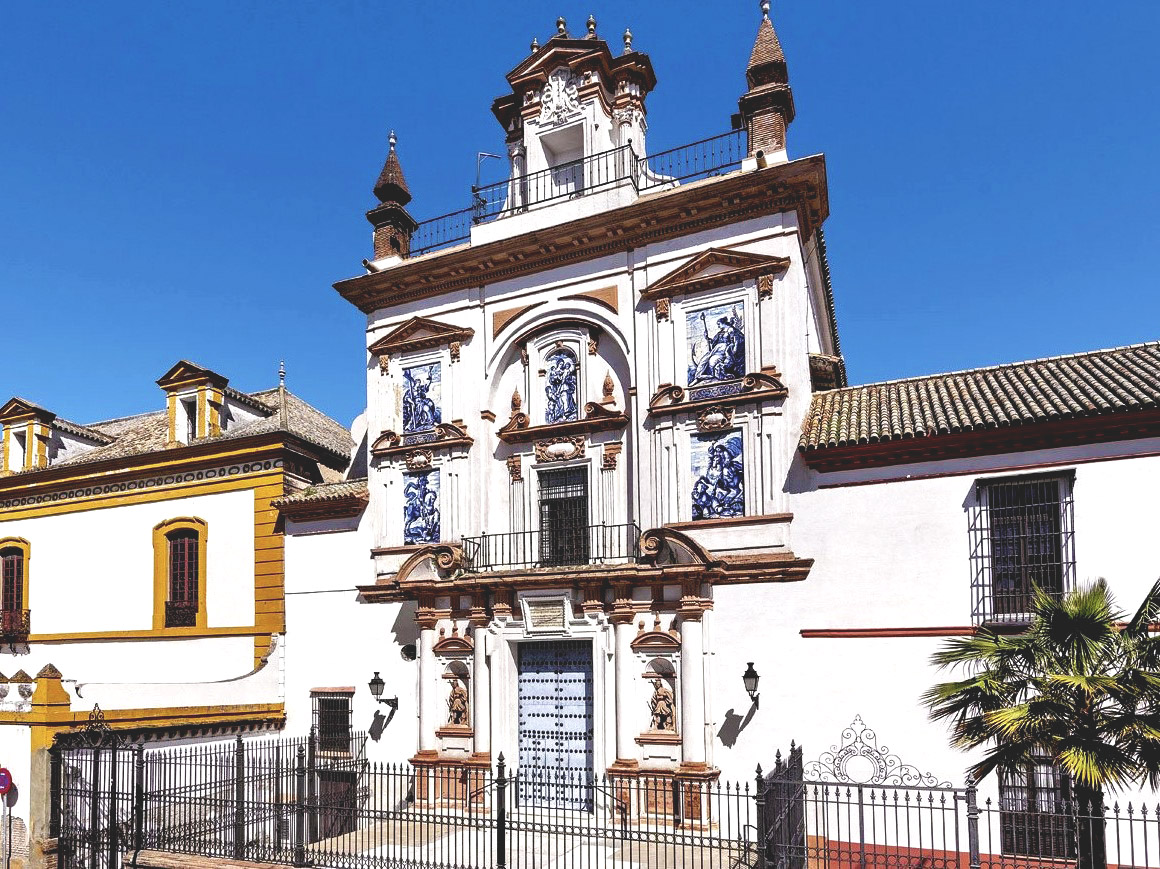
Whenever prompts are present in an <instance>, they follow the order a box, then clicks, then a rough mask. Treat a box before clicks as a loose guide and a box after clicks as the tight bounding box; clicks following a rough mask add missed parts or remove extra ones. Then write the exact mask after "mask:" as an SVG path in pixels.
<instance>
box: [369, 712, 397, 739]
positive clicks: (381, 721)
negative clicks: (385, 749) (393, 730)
mask: <svg viewBox="0 0 1160 869" xmlns="http://www.w3.org/2000/svg"><path fill="white" fill-rule="evenodd" d="M398 711H399V710H397V709H395V708H394V707H392V708H391V712H390V714H389V715H383V710H381V709H376V710H375V717H374V718H373V719H372V720H371V726H370V727H368V728H367V735H368V736H370V738H371V739H372V740H373V741H375V742H378V741H379V740H380V739H382V737H383V731H384V730H386V729H387V725H388V724H390V723H391V719H392V718H394V717H395V713H396V712H398Z"/></svg>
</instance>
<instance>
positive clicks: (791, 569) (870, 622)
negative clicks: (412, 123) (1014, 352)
mask: <svg viewBox="0 0 1160 869" xmlns="http://www.w3.org/2000/svg"><path fill="white" fill-rule="evenodd" d="M557 26H558V32H557V33H556V34H555V35H554V36H553V37H552V38H551V39H550V40H548V41H547V42H545V44H544V45H542V46H540V45H538V44H536V43H533V45H532V50H531V53H530V54H529V55H528V56H527V57H526V58H525V59H524V60H522V61H521V62H520V63H519V64H518V65H517V66H515V67H514V68H513V69H512V70H511V71H510V72H509V73H508V75H507V82H508V84H509V86H510V92H505V93H504V94H503V95H501V96H499V97H498V98H497V99H496V100H495V102H494V103H493V106H492V111H493V113H494V115H495V117H496V119H497V120H498V121H499V123H500V124H501V126H502V128H503V130H504V133H505V137H506V144H507V156H508V159H509V166H510V170H509V177H508V179H507V180H506V181H505V182H503V183H501V184H497V185H493V186H491V187H485V188H482V189H480V190H476V191H474V202H473V205H472V207H471V208H469V209H465V210H464V211H463V212H458V213H453V214H450V215H445V216H444V217H442V218H437V219H434V220H429V221H424V222H417V221H416V220H415V219H414V218H413V217H412V216H411V213H410V211H409V208H411V207H412V203H411V199H412V193H411V190H410V188H409V187H408V185H407V183H406V180H405V176H404V173H403V168H402V162H401V156H400V149H399V148H398V146H397V144H396V141H395V138H394V136H393V135H392V137H391V145H390V150H389V153H388V156H387V160H386V163H385V165H384V167H383V170H382V173H381V174H380V176H379V178H378V181H377V183H376V185H375V188H374V193H375V196H376V198H377V200H378V203H379V204H378V205H377V206H376V207H375V208H373V209H372V210H371V211H370V212H368V214H367V217H368V220H369V221H370V223H371V224H372V227H373V256H372V257H371V258H369V259H368V260H366V261H365V262H364V267H365V274H361V275H358V276H357V277H353V278H349V279H346V280H342V281H339V282H338V283H337V284H336V285H335V289H336V290H337V291H338V292H339V293H340V295H341V296H342V297H343V298H344V299H346V300H347V301H348V302H350V303H351V304H353V305H356V306H357V307H358V308H359V309H360V310H361V311H362V312H363V313H365V314H366V316H367V331H366V336H367V345H366V346H367V412H366V417H365V427H366V446H367V462H368V464H367V480H366V482H365V484H363V483H361V482H359V483H356V484H353V485H355V486H357V488H358V492H357V496H353V497H352V496H351V493H350V491H349V487H348V490H347V491H345V493H342V494H340V495H337V496H336V497H337V500H336V502H335V503H336V504H338V505H340V506H339V507H337V509H338V510H339V512H340V513H341V516H340V517H339V518H338V519H337V520H335V521H337V522H338V523H339V524H338V525H333V524H332V525H330V526H328V524H327V522H328V520H327V519H326V517H325V504H326V498H327V495H326V493H325V492H324V491H320V492H319V493H317V494H315V495H314V496H312V497H313V499H314V502H313V506H312V507H303V508H301V509H306V510H307V511H308V512H307V514H306V516H307V518H306V519H305V520H304V522H303V523H301V524H298V523H295V522H290V523H289V524H288V525H287V534H288V536H289V542H288V547H289V550H288V551H290V552H300V553H301V562H300V563H301V564H302V565H307V564H313V565H317V566H319V567H320V566H321V564H322V563H323V562H324V561H327V560H329V559H332V558H333V557H334V554H335V552H337V551H338V550H339V549H343V550H345V551H349V552H353V553H356V554H357V559H356V558H355V557H352V558H351V560H350V561H349V562H348V563H349V566H350V568H351V569H352V570H364V571H365V567H363V566H361V564H360V563H359V561H358V559H361V558H362V557H363V554H364V553H366V552H367V551H368V550H369V554H370V557H371V562H372V564H373V576H369V575H368V576H367V578H366V580H365V581H360V583H359V592H358V599H359V602H360V606H359V609H360V611H361V613H362V614H360V616H359V618H360V619H362V620H364V623H365V624H368V625H369V624H372V623H377V624H378V625H380V628H381V627H382V626H386V625H390V631H391V633H388V634H383V633H381V632H380V633H377V634H376V635H375V639H374V642H373V643H371V644H367V645H365V646H363V647H361V648H362V650H363V651H364V652H365V656H367V657H373V659H374V660H375V661H376V664H375V667H374V669H375V670H377V671H381V673H382V676H383V678H385V679H386V682H387V685H388V692H389V693H391V694H394V693H398V694H399V695H400V705H399V707H398V712H399V713H400V715H402V713H403V712H404V711H405V712H406V713H407V716H406V717H405V718H402V719H401V720H400V718H399V716H394V715H392V721H391V727H390V728H388V731H387V736H385V737H384V742H383V743H382V745H384V746H389V749H388V750H389V753H391V754H392V755H393V756H396V757H397V756H399V753H400V752H405V753H406V754H407V756H409V757H410V758H411V761H412V763H414V764H416V765H419V766H424V765H428V766H432V767H438V766H440V765H452V766H462V765H465V764H466V765H470V764H478V765H492V764H494V763H495V761H496V758H497V756H498V755H499V754H500V753H502V754H504V756H505V758H506V759H507V761H508V762H509V763H512V764H517V765H519V766H521V767H534V768H548V769H555V770H579V771H584V772H586V773H596V774H604V773H609V774H615V775H620V776H633V775H640V774H646V773H647V774H649V775H671V776H673V777H675V778H677V779H684V780H691V781H695V780H698V779H703V778H717V777H721V778H722V779H724V780H732V781H742V780H746V779H748V778H750V777H751V776H752V774H753V772H754V769H755V767H756V766H757V765H758V764H759V763H761V764H765V765H766V766H767V767H768V764H769V763H770V760H771V758H772V756H773V754H774V751H775V750H776V749H778V748H780V749H783V750H784V749H785V748H786V747H787V746H788V745H789V744H790V742H791V740H797V741H798V742H801V743H804V745H805V754H804V758H805V760H806V761H807V763H808V764H809V766H808V768H807V771H808V772H812V773H813V774H814V775H817V776H822V777H828V780H834V781H847V782H849V781H865V782H866V783H871V782H877V783H881V782H883V781H886V780H887V779H888V778H889V777H890V776H894V775H897V774H898V770H907V771H908V772H907V774H908V775H911V776H917V777H918V778H916V779H912V780H916V781H917V780H921V781H926V782H928V783H937V782H946V781H954V782H961V781H962V779H963V776H964V772H963V771H964V769H965V768H966V766H967V765H968V763H969V762H970V759H969V758H968V757H965V756H964V755H963V754H962V753H960V752H958V751H957V750H954V749H952V748H950V747H949V745H948V740H947V733H946V731H945V729H944V728H943V727H942V725H936V724H932V723H931V722H929V721H928V720H927V718H926V715H925V712H924V710H923V709H922V707H921V705H920V702H919V697H920V695H921V694H922V692H923V691H924V690H925V689H926V688H928V687H929V686H930V685H931V684H933V683H934V682H935V681H937V680H938V679H939V678H940V677H939V675H938V673H937V671H936V670H935V669H934V668H932V667H931V666H930V664H929V660H930V656H931V654H932V653H933V652H934V651H935V649H936V648H937V647H938V646H939V644H941V643H942V642H943V640H944V639H945V638H946V637H953V636H964V635H970V634H972V633H974V632H976V631H977V630H979V629H980V628H981V627H984V626H994V625H999V626H1006V627H1011V628H1013V629H1018V627H1019V626H1020V625H1021V624H1025V623H1026V621H1027V620H1028V618H1029V615H1028V610H1029V601H1030V595H1031V590H1032V587H1033V586H1034V585H1039V586H1042V587H1044V588H1046V589H1048V590H1049V591H1052V592H1054V593H1062V592H1063V591H1065V590H1067V589H1069V588H1072V587H1074V586H1075V585H1076V584H1077V583H1079V582H1082V581H1084V580H1087V579H1091V578H1094V577H1096V576H1107V577H1108V578H1109V580H1110V582H1111V584H1112V587H1113V589H1114V590H1115V592H1116V593H1117V595H1118V596H1119V597H1120V599H1121V600H1122V601H1124V602H1125V606H1127V605H1131V604H1134V603H1135V602H1136V601H1137V600H1138V599H1139V598H1140V597H1141V595H1142V593H1143V592H1144V591H1145V590H1146V589H1147V588H1148V587H1149V585H1150V583H1151V578H1152V577H1153V575H1154V570H1153V569H1152V567H1151V563H1152V561H1154V559H1150V557H1149V556H1150V555H1151V554H1152V553H1151V551H1150V547H1148V546H1141V544H1140V541H1141V540H1145V539H1147V538H1148V536H1149V535H1147V534H1146V532H1145V531H1144V528H1143V527H1142V525H1141V522H1142V521H1143V520H1142V519H1140V518H1136V517H1137V516H1138V514H1133V516H1123V515H1120V512H1119V511H1116V514H1115V515H1116V519H1115V520H1114V521H1113V520H1110V519H1109V518H1108V516H1109V513H1108V507H1109V505H1110V504H1112V503H1113V502H1114V501H1115V499H1116V498H1117V497H1121V496H1123V494H1124V493H1125V492H1132V491H1139V489H1138V486H1141V485H1144V482H1143V481H1145V480H1147V479H1149V478H1150V476H1151V475H1153V474H1156V473H1157V472H1158V471H1160V466H1158V465H1157V464H1156V462H1157V460H1156V458H1155V448H1156V445H1157V443H1158V442H1157V441H1156V440H1155V435H1156V429H1155V423H1156V420H1157V416H1156V413H1157V400H1158V399H1160V350H1158V348H1157V347H1156V346H1155V345H1145V346H1139V347H1126V348H1118V349H1113V350H1105V351H1097V352H1093V353H1087V354H1079V355H1076V356H1073V357H1061V358H1058V359H1047V360H1036V361H1031V362H1027V363H1018V364H1013V365H1006V366H997V367H994V368H989V369H978V370H974V371H966V372H955V373H950V374H942V375H933V376H929V377H920V378H914V379H911V380H903V381H896V382H890V383H881V384H870V385H864V386H851V385H849V384H848V383H847V377H846V370H845V363H844V360H843V358H842V354H841V348H840V344H839V340H838V328H837V323H836V320H835V314H834V297H833V290H832V287H831V283H830V274H829V269H828V265H827V261H826V246H825V238H824V235H823V224H824V222H825V220H826V218H827V216H828V195H827V179H826V162H825V159H824V157H822V156H820V155H819V156H808V157H795V156H792V155H791V153H790V150H789V148H788V147H787V131H788V128H789V125H790V123H791V122H792V121H793V118H794V101H793V95H792V90H791V88H790V84H789V76H788V69H787V64H786V60H785V55H784V53H783V51H782V48H781V45H780V42H779V40H778V37H777V35H776V33H775V30H774V27H773V25H772V22H771V21H770V19H769V16H768V12H767V10H765V12H764V13H763V17H762V19H761V21H760V26H759V29H758V33H757V36H756V39H755V42H754V45H753V47H752V50H751V52H750V56H749V60H748V63H747V65H746V66H745V69H744V74H745V83H746V86H747V87H746V89H745V91H744V92H743V93H742V94H741V96H740V99H739V103H738V111H737V113H736V114H735V115H734V116H733V128H732V130H731V131H730V132H728V133H725V134H723V135H719V136H715V137H709V138H707V139H702V140H701V141H699V142H697V143H696V144H694V145H690V146H686V147H684V148H677V149H673V150H671V151H666V152H661V153H650V152H649V151H648V149H647V146H646V141H647V138H646V137H647V131H648V124H649V122H648V121H647V120H646V119H647V112H646V102H647V97H648V94H649V92H650V91H651V90H652V89H653V87H654V86H655V84H656V79H655V76H654V74H653V71H652V67H651V64H650V62H649V59H648V57H647V55H644V54H642V53H640V52H638V51H635V50H633V48H632V42H631V34H629V33H626V34H625V36H624V40H623V48H622V49H621V47H620V46H619V45H618V46H617V51H615V52H614V50H613V48H612V47H611V46H610V45H609V44H608V43H607V42H605V41H604V40H603V39H601V38H600V37H599V36H598V35H597V32H596V23H595V22H594V21H593V20H591V19H590V20H589V21H588V22H587V28H586V29H587V32H586V33H584V34H580V35H579V36H573V35H571V34H570V33H569V32H568V30H567V25H566V24H565V22H563V20H561V21H560V22H558V25H557ZM665 120H667V119H662V120H660V121H658V122H659V123H663V122H665ZM690 138H692V137H690ZM1129 479H1130V480H1132V482H1130V483H1129V482H1128V481H1129ZM1122 486H1123V487H1124V488H1121V487H1122ZM1117 493H1118V494H1117ZM1081 494H1082V496H1083V497H1082V498H1081ZM356 502H357V503H356ZM343 523H345V524H343ZM328 527H330V528H331V529H332V530H336V531H339V532H340V535H346V536H349V537H350V538H351V540H352V541H354V542H352V543H349V544H347V543H343V544H339V543H337V542H336V541H335V540H333V539H327V542H326V544H325V547H322V548H320V549H319V550H318V551H317V552H316V553H314V552H311V550H310V541H311V540H315V541H321V540H323V539H324V538H322V537H318V536H315V535H314V534H313V532H315V531H319V530H325V529H326V528H328ZM299 531H301V532H302V534H301V535H299ZM328 563H332V562H328ZM295 569H296V568H293V567H292V568H291V570H292V571H293V570H295ZM302 569H303V571H304V573H303V575H302V576H301V582H302V583H303V587H306V586H308V585H310V582H311V580H310V579H309V578H308V576H309V575H317V573H318V569H317V568H307V567H303V568H302ZM344 575H345V574H344ZM336 588H337V586H336ZM312 605H313V604H312ZM344 606H345V604H344ZM376 609H382V610H384V613H383V615H381V616H371V615H369V614H366V613H367V611H373V610H376ZM341 611H342V609H341V608H340V607H339V606H338V605H334V608H333V610H332V612H333V613H334V615H335V616H337V615H338V613H339V612H341ZM291 624H293V606H291ZM384 638H386V639H389V640H390V642H388V643H386V644H385V645H386V649H385V650H384V643H383V640H384ZM394 648H399V649H400V650H402V652H403V654H402V656H399V655H395V654H393V653H392V650H393V649H394ZM755 677H756V678H760V686H759V690H755V689H754V680H755ZM354 678H355V674H353V673H352V681H353V679H354ZM305 694H306V692H305V691H304V690H300V691H298V692H297V696H298V697H300V698H301V697H304V696H305ZM353 696H354V698H355V699H354V700H353V701H352V702H354V703H355V706H354V708H355V710H356V718H357V717H359V714H365V715H369V714H371V712H372V711H373V709H374V707H375V704H374V701H373V698H371V697H370V696H369V694H367V693H366V691H365V690H364V689H360V690H359V691H358V692H355V694H354V695H353ZM295 702H300V703H301V702H302V701H301V700H299V701H295V700H294V699H293V698H290V699H288V704H289V706H288V710H289V714H290V719H291V722H292V723H293V722H294V721H295V720H297V721H300V722H301V721H304V720H305V715H304V714H302V715H298V716H296V715H295V712H294V703H295ZM359 704H365V705H362V706H361V710H360V705H359ZM408 706H409V707H410V708H407V707H408ZM411 716H413V719H412V717H411ZM404 721H405V722H406V727H405V728H400V727H399V724H400V723H402V722H404ZM392 728H393V729H392ZM880 740H881V741H880ZM887 741H888V745H889V747H887ZM1028 774H1029V775H1030V776H1033V777H1034V776H1038V779H1037V780H1038V781H1041V783H1042V782H1047V783H1048V784H1047V785H1043V786H1050V787H1054V788H1056V789H1057V790H1059V789H1061V788H1064V787H1065V786H1066V785H1065V783H1064V782H1063V780H1062V777H1061V776H1060V774H1059V772H1058V770H1055V769H1054V768H1051V767H1050V765H1048V766H1047V768H1045V769H1040V770H1037V771H1030V772H1029V773H1028ZM860 776H861V778H860ZM983 786H984V788H985V789H988V793H989V794H990V795H992V796H997V793H996V792H997V790H998V787H999V783H998V782H997V781H994V782H987V783H984V785H983ZM1031 786H1032V784H1029V782H1028V781H1018V780H1013V781H1009V782H1006V783H1005V784H1004V787H1005V788H1007V789H1008V794H1007V796H1008V797H1010V795H1011V794H1018V793H1022V792H1025V791H1026V789H1027V788H1028V787H1031ZM1021 789H1022V790H1021ZM1012 798H1014V797H1012Z"/></svg>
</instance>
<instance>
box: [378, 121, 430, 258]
mask: <svg viewBox="0 0 1160 869" xmlns="http://www.w3.org/2000/svg"><path fill="white" fill-rule="evenodd" d="M397 141H398V140H397V139H396V138H395V131H394V130H392V131H391V137H390V143H391V147H390V150H389V151H388V152H387V161H386V162H385V163H384V164H383V171H382V172H380V173H379V180H378V181H376V182H375V191H374V192H375V198H376V199H378V200H379V205H378V206H376V207H375V208H372V209H371V210H370V211H368V212H367V220H369V221H370V222H371V225H372V226H373V227H374V228H375V235H374V241H375V259H382V258H383V257H388V256H401V257H405V256H407V255H409V254H410V252H411V234H412V233H414V231H415V229H416V228H417V227H418V225H419V224H417V223H416V222H415V219H414V218H413V217H411V215H410V214H408V213H407V209H406V207H405V206H406V205H407V203H408V202H410V201H411V191H410V189H409V188H408V187H407V179H406V178H404V177H403V167H402V165H401V164H400V163H399V155H398V154H397V153H395V144H396V142H397Z"/></svg>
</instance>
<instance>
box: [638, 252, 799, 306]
mask: <svg viewBox="0 0 1160 869" xmlns="http://www.w3.org/2000/svg"><path fill="white" fill-rule="evenodd" d="M788 268H789V258H788V257H781V256H768V255H766V254H756V253H748V252H746V251H738V250H727V249H725V248H716V247H711V248H709V249H708V250H705V251H702V252H701V253H699V254H697V255H696V256H694V257H692V258H691V259H689V260H688V261H687V262H686V263H685V264H684V265H682V266H679V267H678V268H676V269H675V270H674V271H671V272H669V273H668V274H667V275H665V276H664V277H663V278H661V279H660V280H657V281H653V282H652V283H651V284H649V286H647V287H646V288H645V289H644V290H642V291H641V294H640V295H641V298H643V299H651V300H654V301H655V300H657V299H671V298H672V297H673V296H676V295H682V294H689V293H696V292H700V291H702V290H713V289H717V288H718V287H724V286H728V285H729V284H737V283H741V282H742V281H745V280H749V279H751V278H756V277H758V276H761V275H781V274H784V273H785V271H786V269H788Z"/></svg>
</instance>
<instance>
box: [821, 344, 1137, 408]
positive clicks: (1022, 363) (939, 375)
mask: <svg viewBox="0 0 1160 869" xmlns="http://www.w3.org/2000/svg"><path fill="white" fill-rule="evenodd" d="M1144 348H1155V349H1157V350H1160V340H1157V341H1142V342H1140V343H1138V344H1124V345H1122V346H1119V347H1103V348H1100V349H1098V350H1080V351H1078V352H1076V353H1064V354H1061V355H1059V356H1041V357H1039V358H1037V359H1021V360H1018V361H1015V362H1000V363H998V364H995V365H981V366H979V367H977V368H960V369H957V370H955V371H936V372H933V373H931V374H915V375H913V376H911V377H897V378H895V379H893V380H874V381H871V382H870V383H851V384H850V385H849V386H842V387H839V388H837V389H828V390H823V391H819V392H818V393H816V394H817V395H823V394H825V393H827V392H844V391H852V390H856V389H871V388H873V387H875V386H895V385H897V384H900V383H919V382H921V381H924V380H939V379H943V378H947V377H963V376H966V375H969V374H983V373H986V372H993V371H1000V370H1003V369H1012V368H1026V367H1029V366H1032V365H1042V364H1044V363H1047V362H1060V361H1066V360H1071V359H1083V358H1085V357H1089V356H1100V355H1103V354H1105V353H1121V352H1124V351H1126V350H1140V349H1144Z"/></svg>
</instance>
